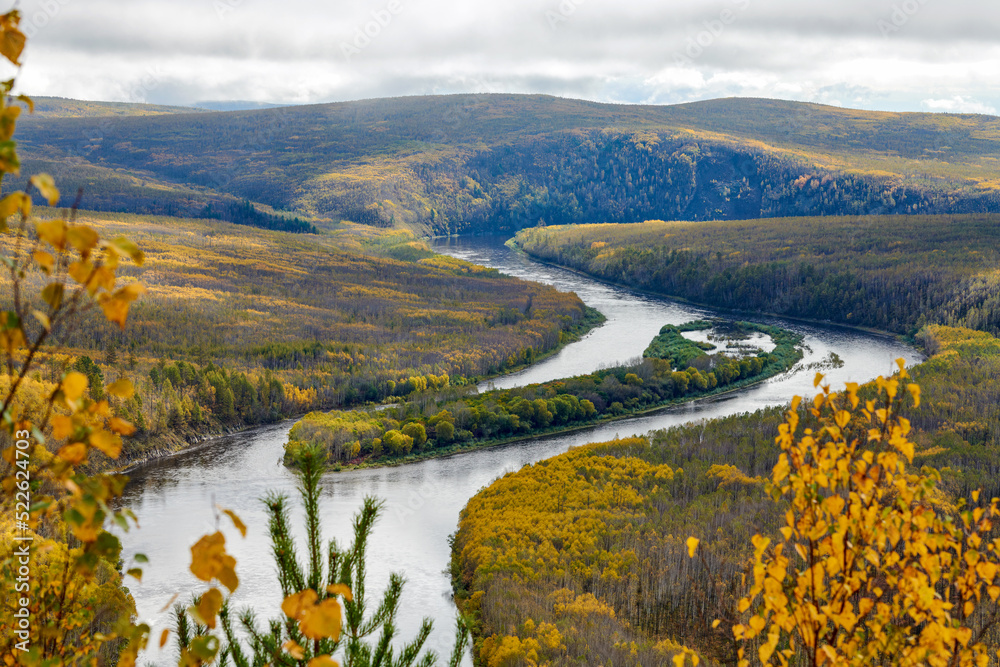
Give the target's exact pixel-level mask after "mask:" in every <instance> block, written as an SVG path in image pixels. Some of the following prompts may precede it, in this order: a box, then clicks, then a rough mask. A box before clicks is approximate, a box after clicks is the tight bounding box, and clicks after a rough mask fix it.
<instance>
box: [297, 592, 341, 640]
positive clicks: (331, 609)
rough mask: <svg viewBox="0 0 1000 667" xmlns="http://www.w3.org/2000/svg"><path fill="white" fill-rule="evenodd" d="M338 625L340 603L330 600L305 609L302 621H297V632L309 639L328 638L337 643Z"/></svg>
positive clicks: (339, 623) (339, 622)
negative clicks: (299, 631)
mask: <svg viewBox="0 0 1000 667" xmlns="http://www.w3.org/2000/svg"><path fill="white" fill-rule="evenodd" d="M340 625H341V616H340V603H339V602H337V600H335V599H333V598H331V599H328V600H323V601H322V602H320V603H319V604H318V605H315V606H314V607H312V608H310V609H306V610H305V611H304V613H303V617H302V620H301V621H299V630H301V631H302V634H303V635H305V636H306V637H308V638H309V639H324V638H327V637H328V638H330V639H332V640H333V641H337V639H338V638H339V637H340Z"/></svg>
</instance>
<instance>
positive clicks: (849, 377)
mask: <svg viewBox="0 0 1000 667" xmlns="http://www.w3.org/2000/svg"><path fill="white" fill-rule="evenodd" d="M435 249H436V250H438V251H439V252H442V253H445V254H449V255H452V256H455V257H460V258H463V259H467V260H469V261H472V262H475V263H478V264H483V265H486V266H491V267H495V268H498V269H500V270H501V271H503V272H504V273H507V274H511V275H514V276H518V277H521V278H525V279H529V280H535V281H538V282H542V283H548V284H551V285H554V286H556V287H557V288H558V289H560V290H564V291H573V292H576V293H577V294H578V295H579V296H580V298H582V299H583V300H584V301H585V302H586V303H587V304H588V305H590V306H592V307H594V308H597V309H598V310H600V311H601V312H602V313H604V315H605V316H606V317H607V322H606V323H605V324H604V325H603V326H601V327H600V328H598V329H596V330H594V331H592V332H591V333H590V334H588V335H587V336H586V337H584V338H583V339H582V340H580V341H579V342H576V343H574V344H572V345H569V346H567V347H566V348H565V349H563V350H562V351H561V352H559V353H558V354H556V355H553V356H552V357H549V358H547V359H545V360H544V361H542V362H539V363H538V364H536V365H535V366H533V367H531V368H529V369H527V370H525V371H522V372H520V373H516V374H513V375H510V376H506V377H504V378H502V379H497V380H494V381H493V382H492V384H494V385H495V386H497V387H510V386H515V385H520V384H527V383H531V382H540V381H545V380H551V379H555V378H559V377H567V376H571V375H577V374H580V373H587V372H590V371H593V370H596V369H597V368H599V367H601V366H604V365H613V364H617V363H620V362H624V361H628V360H630V359H634V358H635V357H638V356H640V355H641V354H642V351H643V350H644V349H645V347H646V346H647V345H648V344H649V341H650V340H651V339H652V338H653V337H654V336H655V335H656V334H657V333H658V331H659V329H660V327H662V326H663V325H664V324H681V323H683V322H687V321H690V320H693V319H698V318H704V317H706V316H715V315H717V314H716V313H714V312H713V311H711V310H709V309H704V308H698V307H693V306H690V305H687V304H682V303H678V302H673V301H669V300H666V299H660V298H655V297H649V296H644V295H639V294H636V293H633V292H631V291H629V290H627V289H623V288H620V287H615V286H610V285H606V284H603V283H600V282H597V281H594V280H591V279H589V278H586V277H584V276H581V275H578V274H575V273H573V272H570V271H565V270H562V269H559V268H555V267H551V266H547V265H542V264H539V263H537V262H534V261H532V260H530V259H529V258H527V257H525V256H524V255H522V254H519V253H515V252H513V251H511V250H510V249H508V248H507V247H505V246H504V245H503V240H502V239H499V238H495V237H492V238H491V237H462V238H451V239H441V240H438V241H436V242H435ZM744 319H746V318H744ZM754 319H756V321H760V322H765V323H776V324H780V325H781V326H783V327H785V328H787V329H792V330H795V331H798V332H801V333H803V334H805V345H806V346H807V351H806V356H805V358H804V359H803V361H802V363H801V364H800V365H799V369H798V370H793V371H792V372H789V373H786V374H783V375H780V376H777V377H774V378H772V379H770V380H769V381H767V382H765V383H763V384H761V385H758V386H756V387H751V388H748V389H745V390H741V391H738V392H733V393H731V394H727V395H723V396H719V397H715V398H711V399H705V400H701V401H695V402H692V403H687V404H684V405H682V406H677V407H675V408H669V409H665V410H663V411H660V412H657V413H652V414H648V415H643V416H640V417H636V418H632V419H626V420H622V421H618V422H614V423H610V424H605V425H602V426H599V427H596V428H593V429H589V430H585V431H577V432H574V433H571V434H567V435H561V436H551V437H546V438H538V439H534V440H528V441H524V442H519V443H515V444H511V445H506V446H501V447H495V448H492V449H486V450H480V451H476V452H471V453H466V454H460V455H456V456H451V457H447V458H440V459H433V460H429V461H423V462H419V463H414V464H410V465H405V466H399V467H391V468H381V469H372V470H355V471H345V472H340V473H330V474H329V475H328V476H327V477H326V479H325V488H324V495H323V505H322V512H323V528H324V531H325V533H324V539H329V538H332V537H336V538H337V540H338V541H340V542H341V543H342V544H346V543H348V542H349V541H350V522H351V518H352V516H353V515H354V513H355V511H356V510H357V509H358V508H359V507H360V505H361V502H362V499H363V498H364V497H365V496H367V495H373V496H376V497H378V498H381V499H382V500H383V501H384V502H385V510H384V513H383V515H382V518H381V520H380V522H379V523H378V524H377V526H376V528H375V531H374V533H373V535H372V540H371V542H370V546H369V561H368V562H369V578H368V582H369V583H368V591H369V593H368V598H369V604H370V606H371V607H374V606H375V605H377V598H376V597H375V596H376V595H380V594H381V591H382V590H383V587H384V586H385V584H386V583H387V582H388V577H389V574H390V573H391V572H400V573H403V574H404V575H405V577H406V580H407V584H406V587H405V589H404V592H403V596H402V605H401V616H400V617H399V618H398V626H399V628H400V635H399V636H400V637H401V638H402V639H405V640H408V639H410V638H411V637H412V636H413V635H414V634H415V632H416V631H417V629H418V627H419V624H420V619H421V618H422V617H424V616H428V617H430V618H432V619H433V620H434V625H435V630H434V632H433V634H432V636H431V638H430V640H429V641H428V644H427V646H428V648H430V649H433V650H435V651H436V652H437V653H438V655H439V656H440V658H441V660H442V662H443V661H444V660H445V659H447V657H448V655H449V654H450V646H451V643H452V641H453V637H454V619H455V615H456V610H455V606H454V604H453V602H452V600H451V586H450V580H449V576H448V574H447V571H446V570H447V568H448V563H449V558H450V549H449V545H448V537H449V535H451V534H452V533H453V532H454V531H455V529H456V526H457V523H458V515H459V512H460V511H461V509H462V508H463V507H464V506H465V504H466V502H467V501H468V499H469V498H470V497H471V496H472V495H474V494H475V493H476V492H477V491H478V490H479V489H481V488H482V487H483V486H485V485H488V484H489V483H490V482H492V481H493V480H494V479H496V478H497V477H498V476H500V475H503V474H504V473H506V472H508V471H512V470H518V469H519V468H521V467H522V466H524V465H526V464H529V463H533V462H535V461H538V460H540V459H543V458H548V457H551V456H554V455H556V454H560V453H562V452H565V451H566V450H567V449H569V448H570V447H573V446H575V445H581V444H584V443H587V442H594V441H601V440H609V439H612V438H614V437H615V436H616V435H618V436H621V437H625V436H629V435H635V434H644V433H647V432H648V431H650V430H652V429H659V428H667V427H670V426H673V425H677V424H682V423H685V422H689V421H692V420H700V419H709V418H713V417H720V416H724V415H731V414H735V413H742V412H748V411H754V410H757V409H758V408H763V407H766V406H771V405H778V404H784V403H786V402H788V401H789V400H790V398H791V397H792V396H793V395H795V394H800V395H809V396H811V395H812V393H813V387H812V379H813V376H814V375H815V370H814V369H810V368H808V366H809V365H810V364H823V363H825V362H826V361H828V360H829V358H830V353H831V352H833V353H836V355H838V356H839V357H840V359H841V360H842V361H843V365H842V366H841V367H839V368H824V372H826V373H827V374H828V377H829V379H830V381H831V382H833V384H834V386H838V385H842V383H843V382H847V381H857V382H863V381H867V380H870V379H872V378H874V377H875V376H877V375H879V374H886V373H890V372H891V371H892V370H893V368H894V364H893V361H894V360H895V359H897V358H899V357H903V358H905V359H906V361H907V362H908V363H909V364H912V363H917V362H919V361H920V360H921V358H922V357H921V356H920V354H919V353H918V352H917V351H915V350H913V349H912V348H909V347H907V346H905V345H903V344H901V343H899V342H897V341H895V340H893V339H891V338H887V337H882V336H878V335H872V334H866V333H861V332H856V331H851V330H846V329H840V328H836V327H822V326H807V325H803V324H799V323H792V322H785V321H781V320H776V319H769V318H754ZM827 366H829V364H827ZM291 425H292V422H291V421H288V422H284V423H281V424H276V425H271V426H267V427H262V428H257V429H254V430H251V431H247V432H244V433H241V434H238V435H234V436H230V437H227V438H223V439H219V440H216V441H213V442H212V443H210V444H208V445H206V446H204V447H201V448H199V449H197V450H195V451H190V452H187V453H184V454H181V455H178V456H175V457H171V458H168V459H164V460H161V461H157V462H153V463H151V464H148V465H146V466H144V467H142V468H140V469H138V470H136V471H133V472H132V473H131V477H132V480H131V482H130V483H129V486H128V488H127V489H126V492H125V504H126V505H127V506H129V507H131V508H132V509H133V510H134V511H135V512H136V514H137V515H138V517H139V521H140V525H141V528H139V529H137V530H136V529H133V530H132V531H131V532H129V533H128V534H127V535H124V536H123V543H124V551H125V553H124V557H125V560H126V563H127V562H129V559H130V558H131V557H132V555H133V554H135V553H137V552H138V553H144V554H146V555H147V556H148V557H149V559H150V563H149V565H148V566H145V570H146V572H145V575H144V577H143V581H142V583H141V584H135V585H133V586H131V590H132V594H133V596H134V597H135V600H136V605H137V607H138V611H139V616H140V619H141V620H142V621H144V622H148V623H150V624H151V625H152V626H153V631H152V634H151V638H152V639H153V641H151V643H155V640H156V639H158V638H159V635H160V631H161V630H162V629H163V628H164V627H168V625H169V620H170V619H169V614H168V613H167V612H163V611H161V608H162V607H163V606H164V605H165V604H166V603H167V602H168V601H169V600H170V598H171V597H172V596H173V595H174V594H175V593H178V592H179V593H181V596H182V598H181V599H182V600H185V601H186V599H187V598H189V596H190V593H191V592H193V591H198V590H203V588H204V586H203V585H202V584H201V582H198V581H197V580H196V579H195V578H194V576H193V575H191V574H190V572H189V571H188V565H189V564H190V556H191V553H190V546H191V545H192V544H193V543H194V542H195V541H196V540H197V539H198V537H200V536H201V535H203V534H205V533H208V532H213V531H215V530H216V529H217V526H218V527H221V528H222V530H223V532H224V533H225V534H226V536H227V548H228V550H229V551H230V553H232V554H233V555H235V556H236V558H237V561H238V566H237V573H238V574H239V577H240V587H239V590H238V591H237V592H236V594H235V596H234V600H233V602H234V606H235V607H237V608H240V607H243V606H250V607H252V608H253V609H254V610H255V611H256V612H257V615H258V618H261V619H266V618H271V617H274V616H276V615H277V614H279V613H280V612H279V605H280V602H281V594H280V589H279V586H278V583H277V579H276V577H275V568H274V565H273V564H272V561H271V554H270V547H269V545H268V538H267V519H266V515H265V513H264V508H263V505H262V503H261V502H260V498H261V497H262V496H264V495H265V494H266V493H267V492H268V491H272V490H276V491H282V492H287V493H290V494H294V478H293V476H292V475H291V474H290V473H289V472H288V471H287V470H286V469H285V468H284V467H283V466H282V465H281V464H280V459H281V455H282V446H283V444H284V442H285V440H286V436H287V433H288V430H289V428H291ZM735 463H737V464H738V463H739V462H735ZM296 500H297V499H296ZM216 505H218V506H221V507H224V508H227V509H231V510H233V511H235V512H236V513H237V514H238V515H239V516H240V517H241V518H242V519H243V521H244V522H245V523H246V524H247V526H248V527H249V532H248V534H247V536H246V538H241V537H240V536H239V533H237V532H236V531H235V530H234V529H232V526H231V525H230V524H229V523H228V519H226V520H223V521H219V520H218V519H217V518H216V517H217V512H216V510H215V509H214V507H215V506H216ZM293 507H294V514H293V516H294V520H293V523H294V524H295V525H296V526H298V524H299V523H300V522H301V521H300V519H301V513H300V512H299V505H298V503H297V502H295V503H293ZM301 534H302V533H301V531H300V532H299V535H300V537H301ZM300 554H301V550H300ZM129 580H130V581H132V580H131V578H130V579H129ZM170 646H171V645H169V644H168V646H167V649H165V650H163V651H158V650H155V649H151V650H150V651H148V652H147V653H146V654H145V655H144V658H143V661H142V662H145V663H148V664H155V665H168V664H171V663H172V664H176V658H175V656H174V653H173V651H172V650H171V648H170ZM142 662H140V664H142ZM465 664H469V665H471V658H470V657H469V656H467V657H466V660H465Z"/></svg>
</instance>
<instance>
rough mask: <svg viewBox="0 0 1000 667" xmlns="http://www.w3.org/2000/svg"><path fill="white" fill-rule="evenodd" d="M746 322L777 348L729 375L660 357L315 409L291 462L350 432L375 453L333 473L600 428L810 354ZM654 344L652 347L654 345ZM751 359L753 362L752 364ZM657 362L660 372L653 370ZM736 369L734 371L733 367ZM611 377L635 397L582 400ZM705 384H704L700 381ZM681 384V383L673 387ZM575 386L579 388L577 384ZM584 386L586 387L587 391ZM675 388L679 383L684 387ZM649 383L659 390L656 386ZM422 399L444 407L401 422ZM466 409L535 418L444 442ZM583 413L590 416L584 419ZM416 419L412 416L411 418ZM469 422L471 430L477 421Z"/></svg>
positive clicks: (781, 333)
mask: <svg viewBox="0 0 1000 667" xmlns="http://www.w3.org/2000/svg"><path fill="white" fill-rule="evenodd" d="M743 324H744V326H746V327H748V328H749V329H750V330H758V331H760V332H766V333H767V334H768V335H769V336H770V337H771V339H772V341H773V342H774V344H775V345H776V347H775V351H774V353H767V354H766V355H764V356H762V357H743V358H742V362H743V363H742V364H741V361H740V360H735V359H734V360H731V361H730V362H727V363H726V364H723V365H722V366H726V367H727V368H726V369H725V372H726V373H729V375H727V376H726V377H725V379H724V380H717V378H716V375H715V373H708V374H707V376H706V375H702V374H701V373H700V372H698V371H697V370H694V369H693V368H688V369H687V371H686V372H681V371H672V370H671V369H672V368H673V367H674V365H673V364H671V362H669V361H663V360H656V361H649V362H644V363H643V364H640V366H635V367H633V366H616V367H612V368H608V369H605V370H602V371H598V372H597V373H594V374H592V375H590V376H584V377H574V378H562V379H557V380H553V381H551V382H548V383H541V384H538V385H528V386H527V387H525V389H526V390H528V393H525V394H524V395H523V396H522V395H521V392H511V391H509V390H490V391H486V392H483V393H481V394H477V395H476V396H475V397H471V396H470V397H466V398H465V399H464V401H458V402H456V401H455V400H454V397H451V398H446V399H445V400H443V401H442V400H440V399H436V398H435V397H433V396H428V397H421V398H417V399H414V401H412V402H410V403H403V404H401V405H399V406H397V407H398V410H399V412H398V413H397V414H395V415H390V414H388V413H379V414H377V415H375V414H368V415H365V414H363V413H358V412H351V413H344V412H335V413H329V414H323V413H319V414H316V413H314V414H311V415H307V416H306V417H305V418H304V419H303V420H302V421H301V422H299V423H297V424H296V425H295V427H293V429H292V431H291V432H290V433H289V441H288V444H287V445H286V452H285V462H286V464H287V465H294V460H295V451H296V450H297V449H298V448H299V447H304V446H320V447H324V449H326V451H327V452H328V453H329V455H331V456H334V457H339V456H341V452H342V451H347V450H346V449H344V448H345V447H346V446H347V445H346V442H348V441H350V440H351V439H352V438H353V439H356V440H355V448H356V450H357V451H358V452H362V453H364V452H365V451H367V452H369V453H368V454H367V456H364V455H363V456H361V457H357V456H355V457H353V458H351V459H348V460H341V461H336V460H335V461H334V462H333V463H332V466H331V467H332V470H333V471H334V472H340V471H343V470H359V469H367V468H380V467H386V466H397V465H403V464H409V463H415V462H418V461H424V460H428V459H432V458H440V457H447V456H454V455H456V454H462V453H466V452H471V451H475V450H479V449H488V448H491V447H498V446H503V445H508V444H512V443H516V442H522V441H525V440H531V439H536V438H546V437H552V436H557V435H563V434H568V433H574V432H577V431H582V430H587V429H593V428H598V427H600V426H603V425H606V424H609V423H614V422H617V421H623V420H627V419H631V418H635V417H639V416H642V415H647V414H651V413H655V412H658V411H661V410H665V409H668V408H671V407H676V406H678V405H684V404H689V403H693V402H695V401H698V400H701V399H706V398H714V397H717V396H721V395H724V394H728V393H731V392H734V391H740V390H743V389H746V388H749V387H752V386H755V385H758V384H761V383H763V382H766V381H767V380H770V379H771V378H774V377H775V376H777V375H780V374H782V373H785V372H789V371H792V370H795V369H796V367H797V365H798V363H799V362H800V361H801V360H802V358H803V356H804V353H803V350H802V348H801V347H800V346H801V345H802V342H803V336H801V335H798V334H793V333H791V332H788V331H785V330H783V329H779V328H777V327H772V326H767V325H753V324H750V323H743ZM654 343H655V341H654ZM650 349H652V346H651V348H650ZM647 352H649V349H647ZM762 354H763V353H762ZM750 361H752V362H753V363H749V362H750ZM644 364H652V368H647V367H645V365H644ZM755 364H756V365H755ZM722 366H720V367H719V368H717V369H716V371H719V372H721V370H722ZM741 366H746V370H744V371H743V372H744V374H745V377H742V378H741V377H740V368H741ZM657 368H658V370H654V369H657ZM733 368H735V370H732V369H733ZM643 369H645V371H648V374H647V379H648V381H650V382H652V383H653V384H652V385H650V386H647V387H645V388H644V390H640V389H639V387H640V386H642V385H643V380H642V379H641V378H640V377H639V375H638V374H637V373H636V372H638V373H639V374H642V373H643ZM751 369H753V370H751ZM751 373H752V374H751ZM668 378H669V379H668ZM610 380H613V381H614V382H615V383H619V382H621V384H619V386H622V385H630V388H631V389H632V390H633V391H634V393H636V397H634V398H633V399H630V400H629V401H627V402H626V404H623V403H621V402H615V403H610V405H609V402H604V403H602V408H601V409H600V410H597V409H596V408H595V406H594V404H593V402H592V401H591V400H589V399H587V398H581V397H586V396H590V397H591V398H593V401H598V400H599V398H598V397H597V395H596V394H594V393H592V392H591V391H590V390H588V389H586V387H587V386H591V387H596V386H597V385H598V384H600V385H601V386H604V384H606V383H607V382H608V381H610ZM622 381H623V382H622ZM663 382H668V383H669V388H668V389H667V394H668V395H669V396H670V397H669V398H665V399H663V400H658V401H655V402H653V403H652V404H650V402H649V401H650V400H651V399H652V398H653V397H655V396H657V395H662V392H663V387H662V383H663ZM689 382H690V383H691V386H694V387H698V389H697V390H690V391H691V393H687V392H688V391H689V389H688V384H689ZM699 382H700V383H702V384H698V383H699ZM658 383H660V384H658ZM675 383H678V384H677V385H676V386H675ZM574 385H580V386H579V387H575V386H574ZM581 387H583V388H582V389H581ZM657 387H659V388H657ZM677 387H680V388H679V389H678V388H677ZM533 388H534V389H533ZM650 389H652V390H653V391H650ZM678 390H679V391H680V392H681V395H680V396H677V395H675V394H674V393H673V392H675V391H678ZM639 391H642V396H643V399H642V401H641V402H640V401H639V399H638V393H639ZM514 394H517V395H514ZM532 394H535V395H536V397H535V398H534V399H532ZM538 395H544V396H546V397H548V398H547V399H546V398H538V397H537V396H538ZM647 397H648V398H647ZM417 403H419V404H420V406H421V407H420V410H422V411H424V412H425V413H427V414H429V413H432V412H435V411H437V410H438V409H439V408H441V411H440V412H438V414H436V415H434V416H433V417H431V418H430V419H427V418H426V416H425V417H424V418H421V417H419V416H418V417H416V419H415V420H413V421H407V422H406V423H405V424H403V425H400V422H398V421H396V420H395V419H394V418H395V417H398V418H399V420H400V421H403V419H404V416H403V415H404V413H405V415H411V414H412V411H413V409H414V406H415V405H416V404H417ZM540 404H541V405H540ZM628 404H632V405H628ZM429 406H433V407H429ZM484 410H486V411H488V414H487V415H486V416H483V411H484ZM460 411H465V412H467V413H470V414H476V415H478V416H479V417H478V418H481V419H486V420H488V421H489V422H490V423H494V422H495V423H498V424H499V423H505V422H509V421H510V420H513V422H512V423H515V424H516V423H520V424H522V425H523V424H529V425H532V426H531V428H530V429H529V430H527V431H525V432H520V433H515V434H511V435H507V436H504V437H492V438H478V439H476V438H471V439H470V436H471V435H472V434H471V433H470V432H469V431H464V433H465V438H463V439H462V440H461V441H459V442H455V443H454V444H446V443H448V441H449V440H451V439H452V435H451V434H454V433H456V432H457V431H456V430H455V421H454V417H453V415H452V412H455V413H456V414H457V413H458V412H460ZM539 411H541V412H543V413H545V414H546V415H547V417H546V418H544V419H545V421H544V422H543V423H546V424H547V423H550V422H551V421H553V417H554V415H555V414H556V413H560V414H564V415H566V416H562V417H561V418H560V419H559V421H564V422H565V423H562V424H559V425H554V426H547V425H545V426H539V425H537V423H533V420H534V419H537V418H538V414H539ZM561 411H563V412H561ZM588 411H589V414H591V415H596V416H594V417H592V418H589V419H588V418H586V414H587V412H588ZM419 414H420V413H419V411H418V415H419ZM581 414H583V415H584V417H582V418H581V416H580V415H581ZM574 415H575V416H574ZM411 419H413V418H412V417H411ZM449 419H450V420H451V421H450V422H449V421H448V420H449ZM387 422H388V425H387ZM442 426H447V427H448V428H447V432H448V433H449V436H448V437H447V439H444V443H445V444H438V443H439V442H440V440H439V439H438V438H437V436H438V435H439V434H440V429H441V428H442ZM468 428H469V429H473V427H472V426H469V427H468ZM522 428H523V426H522ZM432 432H433V433H434V435H435V440H428V435H429V434H431V433H432ZM415 438H419V440H418V441H416V442H414V439H415ZM362 439H364V440H365V443H366V444H365V445H364V447H365V448H366V449H362V444H361V441H362ZM401 439H406V441H407V444H408V446H413V447H415V448H416V449H417V451H410V452H407V453H404V454H399V453H396V454H395V455H393V453H392V451H393V448H396V447H399V444H398V442H399V441H401ZM341 440H344V441H345V442H344V443H342V444H340V445H336V446H337V447H338V449H337V450H336V451H333V450H331V445H330V444H327V443H333V442H338V443H339V442H340V441H341ZM425 442H428V443H430V444H429V446H428V448H427V449H423V448H422V445H423V444H424V443H425ZM383 447H385V448H387V449H389V452H390V453H389V454H386V455H382V454H381V452H382V451H383Z"/></svg>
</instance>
